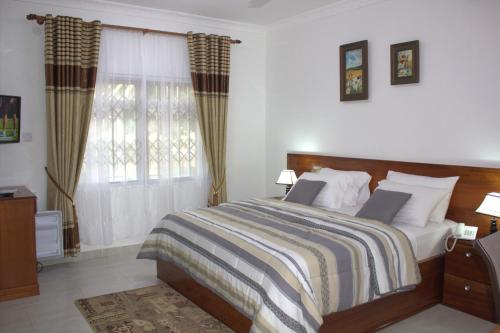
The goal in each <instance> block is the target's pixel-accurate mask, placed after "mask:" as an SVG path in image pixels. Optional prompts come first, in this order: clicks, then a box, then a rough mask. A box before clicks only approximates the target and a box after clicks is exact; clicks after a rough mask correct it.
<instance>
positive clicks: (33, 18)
mask: <svg viewBox="0 0 500 333" xmlns="http://www.w3.org/2000/svg"><path fill="white" fill-rule="evenodd" d="M26 19H27V20H28V21H36V23H38V24H40V25H42V24H43V23H44V22H45V16H41V15H36V14H28V15H26ZM102 27H103V28H112V29H121V30H131V31H140V32H142V33H151V32H152V33H156V34H163V35H171V36H181V37H186V36H187V34H185V33H182V32H172V31H162V30H154V29H146V28H136V27H128V26H124V25H114V24H102ZM241 43H242V42H241V40H239V39H231V44H241Z"/></svg>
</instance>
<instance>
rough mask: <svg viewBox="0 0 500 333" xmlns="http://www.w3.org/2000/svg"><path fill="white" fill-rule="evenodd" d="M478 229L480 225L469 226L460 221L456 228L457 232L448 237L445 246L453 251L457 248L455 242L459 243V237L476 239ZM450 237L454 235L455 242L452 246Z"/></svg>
mask: <svg viewBox="0 0 500 333" xmlns="http://www.w3.org/2000/svg"><path fill="white" fill-rule="evenodd" d="M477 229H478V227H473V226H468V225H465V224H464V223H459V224H458V225H457V228H456V229H455V232H454V233H453V234H451V235H449V236H448V237H446V240H445V243H444V246H445V248H446V251H448V252H451V251H453V249H454V248H455V244H457V239H467V240H474V239H476V235H477ZM450 237H453V238H454V240H453V244H452V245H451V247H448V240H449V239H450Z"/></svg>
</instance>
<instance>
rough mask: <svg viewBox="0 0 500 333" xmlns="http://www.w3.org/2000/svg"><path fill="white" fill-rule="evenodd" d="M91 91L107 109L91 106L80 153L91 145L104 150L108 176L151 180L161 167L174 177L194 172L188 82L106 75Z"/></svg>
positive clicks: (192, 113) (194, 122)
mask: <svg viewBox="0 0 500 333" xmlns="http://www.w3.org/2000/svg"><path fill="white" fill-rule="evenodd" d="M143 90H145V91H143ZM97 93H98V94H100V96H98V97H97V96H96V100H99V99H100V100H101V101H102V100H105V101H107V104H108V108H107V111H108V112H106V113H100V112H99V111H98V110H99V108H98V107H97V108H95V109H94V114H93V119H92V123H91V129H90V134H89V142H88V144H87V150H88V152H87V153H86V157H87V156H89V155H91V153H90V152H89V151H92V150H93V148H94V149H95V150H98V149H100V150H101V151H103V149H104V151H106V152H108V153H106V154H105V155H106V157H107V158H106V161H105V163H106V164H107V168H106V169H107V170H108V177H109V179H108V181H109V182H111V183H113V182H138V181H154V180H158V179H160V178H161V176H162V172H165V171H164V170H168V172H169V174H170V176H171V177H174V178H185V177H191V176H192V175H195V174H196V172H197V170H196V168H197V165H198V163H197V158H198V154H197V150H198V148H197V145H199V142H198V141H199V139H198V137H199V134H198V133H197V132H198V131H197V128H198V127H197V126H198V123H197V118H196V109H195V105H194V96H193V89H192V85H191V83H190V82H189V83H180V82H173V83H165V82H161V81H155V80H148V81H146V82H145V83H144V84H143V82H141V80H137V81H134V80H120V79H117V78H110V79H109V80H108V82H107V83H106V84H105V86H104V87H103V88H102V89H98V91H97ZM141 96H145V98H144V100H145V101H144V102H142V99H143V98H141ZM97 131H99V132H100V133H99V134H98V135H97ZM93 137H95V138H97V137H100V138H101V140H99V141H97V140H93V139H92V138H93ZM93 145H94V146H95V147H92V146H93ZM103 145H104V147H103ZM97 146H101V147H100V148H98V147H97ZM85 164H86V163H84V167H85Z"/></svg>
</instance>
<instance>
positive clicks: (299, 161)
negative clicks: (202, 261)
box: [157, 153, 500, 333]
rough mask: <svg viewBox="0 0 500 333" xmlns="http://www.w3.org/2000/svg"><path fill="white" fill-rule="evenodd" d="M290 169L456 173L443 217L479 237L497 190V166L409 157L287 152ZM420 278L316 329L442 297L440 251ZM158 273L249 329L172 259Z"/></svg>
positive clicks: (366, 325)
mask: <svg viewBox="0 0 500 333" xmlns="http://www.w3.org/2000/svg"><path fill="white" fill-rule="evenodd" d="M287 165H288V169H292V170H295V172H296V174H297V176H299V175H300V174H302V173H303V172H306V171H310V170H312V169H313V168H314V167H331V168H334V169H338V170H356V171H366V172H368V173H369V174H370V175H372V180H371V182H370V189H371V190H372V191H373V189H374V188H375V187H376V186H377V183H378V181H379V180H382V179H384V178H385V177H386V175H387V171H388V170H394V171H401V172H406V173H411V174H418V175H424V176H432V177H450V176H460V179H459V181H458V183H457V185H456V187H455V190H454V192H453V196H452V198H451V202H450V207H449V209H448V213H447V215H446V216H447V218H449V219H452V220H454V221H460V222H464V223H466V224H468V225H476V226H478V227H479V233H478V235H479V237H480V236H481V235H486V234H487V233H488V230H489V218H488V217H487V216H482V215H479V214H475V213H474V211H475V209H476V208H477V207H479V204H480V203H481V202H482V200H483V199H484V196H485V195H486V193H488V192H493V191H499V189H500V169H494V168H479V167H468V166H456V165H444V164H424V163H412V162H398V161H384V160H370V159H361V158H348V157H336V156H324V155H314V154H303V153H289V154H288V156H287ZM419 267H420V272H421V274H422V283H420V284H419V285H418V286H417V287H416V289H414V290H412V291H408V292H403V293H398V294H395V295H391V296H387V297H384V298H381V299H379V300H376V301H373V302H370V303H366V304H362V305H359V306H356V307H354V308H351V309H349V310H345V311H341V312H337V313H332V314H330V315H327V316H324V317H323V319H324V323H323V325H322V326H321V328H320V333H329V332H353V333H354V332H359V333H362V332H373V331H374V330H377V329H380V328H382V327H385V326H387V325H390V324H392V323H395V322H397V321H400V320H402V319H405V318H408V317H410V316H412V315H414V314H415V313H418V312H420V311H422V310H424V309H426V308H428V307H431V306H433V305H435V304H438V303H440V302H441V300H442V290H443V273H444V256H438V257H434V258H430V259H427V260H425V261H422V262H419ZM157 275H158V278H159V279H160V280H162V281H164V282H166V283H168V284H169V285H170V286H172V287H173V288H174V289H176V290H177V291H178V292H180V293H181V294H183V295H184V296H186V297H187V298H188V299H190V300H191V301H193V302H194V303H195V304H197V305H198V306H199V307H200V308H202V309H204V310H205V311H207V312H208V313H210V314H211V315H212V316H214V317H215V318H217V319H219V320H220V321H222V322H223V323H225V324H226V325H227V326H229V327H231V328H232V329H233V330H234V331H235V332H237V333H247V332H248V331H249V330H250V326H251V321H250V320H249V319H248V318H246V317H245V316H244V315H242V314H241V313H240V312H238V311H237V310H236V309H235V308H234V307H233V306H232V305H231V304H229V303H227V302H226V301H224V300H223V299H222V298H220V297H219V296H217V295H216V294H214V293H213V292H212V291H210V290H209V289H207V288H206V287H204V286H202V285H201V284H199V283H198V282H196V281H195V280H194V279H193V278H192V277H191V276H190V275H188V274H187V273H186V272H184V271H183V270H182V269H180V268H178V267H177V266H176V265H175V264H173V263H171V262H166V261H163V260H158V261H157Z"/></svg>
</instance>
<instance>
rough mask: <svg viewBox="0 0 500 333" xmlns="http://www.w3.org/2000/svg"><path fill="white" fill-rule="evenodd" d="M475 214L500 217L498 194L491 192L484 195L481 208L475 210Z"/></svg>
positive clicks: (499, 196)
mask: <svg viewBox="0 0 500 333" xmlns="http://www.w3.org/2000/svg"><path fill="white" fill-rule="evenodd" d="M476 213H480V214H484V215H489V216H494V217H500V193H497V192H491V193H488V194H486V197H484V200H483V202H482V203H481V206H479V208H478V209H476Z"/></svg>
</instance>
